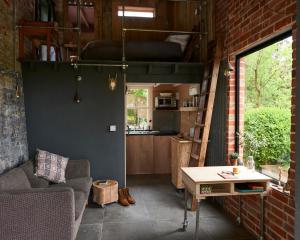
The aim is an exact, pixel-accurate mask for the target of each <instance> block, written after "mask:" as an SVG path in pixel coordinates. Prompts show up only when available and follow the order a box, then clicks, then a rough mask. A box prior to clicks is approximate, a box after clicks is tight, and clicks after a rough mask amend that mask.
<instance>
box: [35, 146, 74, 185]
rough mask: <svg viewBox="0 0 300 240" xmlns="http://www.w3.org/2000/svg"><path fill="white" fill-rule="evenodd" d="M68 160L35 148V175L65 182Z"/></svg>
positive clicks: (52, 180)
mask: <svg viewBox="0 0 300 240" xmlns="http://www.w3.org/2000/svg"><path fill="white" fill-rule="evenodd" d="M68 160H69V158H65V157H62V156H59V155H57V154H54V153H49V152H47V151H43V150H40V149H37V154H36V173H35V175H36V176H38V177H42V178H45V179H47V180H49V181H51V182H54V183H63V182H66V178H65V172H66V167H67V164H68Z"/></svg>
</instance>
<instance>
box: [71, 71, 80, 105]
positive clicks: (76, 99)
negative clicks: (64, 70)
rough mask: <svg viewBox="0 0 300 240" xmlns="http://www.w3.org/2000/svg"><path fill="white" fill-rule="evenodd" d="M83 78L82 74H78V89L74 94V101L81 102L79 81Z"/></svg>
mask: <svg viewBox="0 0 300 240" xmlns="http://www.w3.org/2000/svg"><path fill="white" fill-rule="evenodd" d="M81 80H82V77H81V76H80V75H77V76H76V91H75V95H74V98H73V101H74V102H75V103H80V102H81V97H80V95H79V83H80V82H81Z"/></svg>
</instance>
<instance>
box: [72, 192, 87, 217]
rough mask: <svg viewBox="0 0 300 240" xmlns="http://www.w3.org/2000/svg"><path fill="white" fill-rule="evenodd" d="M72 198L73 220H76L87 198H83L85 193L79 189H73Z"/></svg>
mask: <svg viewBox="0 0 300 240" xmlns="http://www.w3.org/2000/svg"><path fill="white" fill-rule="evenodd" d="M74 198H75V220H76V219H77V218H78V217H79V216H80V214H81V213H82V211H83V210H84V208H85V204H86V201H87V200H86V198H85V193H84V192H81V191H75V192H74Z"/></svg>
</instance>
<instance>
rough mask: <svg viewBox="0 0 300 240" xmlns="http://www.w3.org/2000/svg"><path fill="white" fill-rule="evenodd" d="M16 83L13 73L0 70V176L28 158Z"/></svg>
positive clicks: (21, 98) (23, 110)
mask: <svg viewBox="0 0 300 240" xmlns="http://www.w3.org/2000/svg"><path fill="white" fill-rule="evenodd" d="M16 83H17V78H16V75H15V74H14V72H13V71H7V70H3V69H2V70H1V69H0V174H1V173H3V172H4V171H5V170H8V169H10V168H13V167H15V166H16V165H18V164H20V163H21V162H23V161H25V160H26V159H27V158H28V148H27V136H26V123H25V109H24V99H23V95H21V97H20V98H17V97H16ZM19 83H20V88H22V80H21V79H20V80H19Z"/></svg>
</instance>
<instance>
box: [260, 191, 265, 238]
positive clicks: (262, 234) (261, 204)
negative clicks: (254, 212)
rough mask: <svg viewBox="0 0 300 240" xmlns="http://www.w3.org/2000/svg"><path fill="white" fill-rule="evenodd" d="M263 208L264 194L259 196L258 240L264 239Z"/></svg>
mask: <svg viewBox="0 0 300 240" xmlns="http://www.w3.org/2000/svg"><path fill="white" fill-rule="evenodd" d="M264 210H265V208H264V194H263V193H262V194H260V236H259V240H263V239H264V218H265V211H264Z"/></svg>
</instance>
